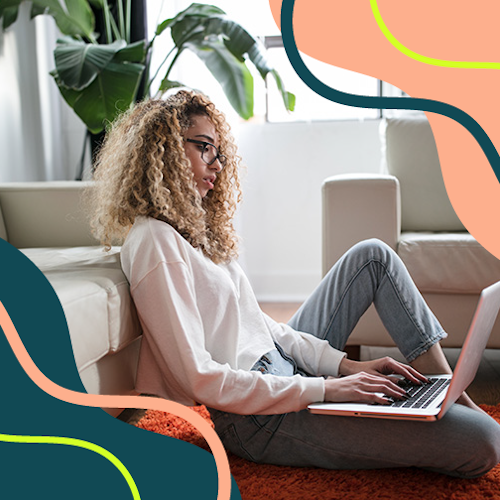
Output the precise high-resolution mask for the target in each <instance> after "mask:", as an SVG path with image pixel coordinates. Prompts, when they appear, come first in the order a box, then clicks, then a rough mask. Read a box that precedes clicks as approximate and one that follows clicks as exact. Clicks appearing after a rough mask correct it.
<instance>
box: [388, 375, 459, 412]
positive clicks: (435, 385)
mask: <svg viewBox="0 0 500 500" xmlns="http://www.w3.org/2000/svg"><path fill="white" fill-rule="evenodd" d="M450 381H451V380H450V379H449V378H429V383H428V384H423V385H410V386H409V388H408V389H406V395H407V396H408V399H404V400H401V401H399V400H398V401H394V402H393V403H391V404H389V405H384V406H391V407H393V408H427V407H428V406H429V405H430V404H431V403H432V402H433V401H434V400H435V399H436V398H437V397H438V396H439V394H441V392H443V391H444V390H445V389H446V388H447V387H448V385H449V384H450Z"/></svg>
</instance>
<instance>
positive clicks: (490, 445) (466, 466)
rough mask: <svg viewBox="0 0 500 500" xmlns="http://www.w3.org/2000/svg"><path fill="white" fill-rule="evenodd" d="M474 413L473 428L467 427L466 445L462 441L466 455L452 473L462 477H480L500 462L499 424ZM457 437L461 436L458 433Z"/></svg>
mask: <svg viewBox="0 0 500 500" xmlns="http://www.w3.org/2000/svg"><path fill="white" fill-rule="evenodd" d="M470 411H475V410H470ZM476 413H478V415H477V416H476V421H475V425H474V429H470V428H469V433H468V434H469V438H468V439H467V440H466V442H468V446H467V443H464V444H465V445H466V447H467V451H468V457H467V459H465V460H464V461H463V463H462V465H461V466H459V467H458V468H457V469H456V470H455V474H454V475H457V476H459V477H462V478H469V479H473V478H476V477H480V476H482V475H484V474H486V473H487V472H489V471H490V470H491V469H493V467H495V466H496V465H497V464H498V463H499V462H500V425H499V424H498V423H497V422H496V421H495V420H493V419H492V418H490V417H488V416H486V415H483V414H479V412H477V411H476ZM471 430H472V432H470V431H471ZM457 439H462V436H460V435H458V436H457Z"/></svg>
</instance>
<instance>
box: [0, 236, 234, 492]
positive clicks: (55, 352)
mask: <svg viewBox="0 0 500 500" xmlns="http://www.w3.org/2000/svg"><path fill="white" fill-rule="evenodd" d="M0 276H1V280H0V301H1V302H2V304H3V305H4V306H5V308H6V310H7V311H8V313H9V315H10V317H11V319H12V321H13V323H14V324H15V325H16V329H17V331H18V333H19V336H20V337H21V340H22V342H23V344H24V345H25V346H26V348H27V350H28V352H29V354H30V356H31V358H32V359H33V360H34V361H35V363H36V364H37V365H38V367H39V368H40V369H41V370H42V372H43V373H44V374H45V375H46V376H48V377H49V378H51V379H52V380H53V381H54V382H56V383H58V384H60V385H61V386H63V387H68V388H70V389H73V390H81V391H83V390H84V389H83V386H82V385H81V381H80V380H79V376H78V371H77V369H76V365H75V362H74V358H73V353H72V349H71V343H70V341H69V333H68V328H67V325H66V321H65V317H64V312H63V310H62V308H61V305H60V303H59V300H58V299H57V296H56V294H55V293H54V291H53V289H52V287H51V285H50V283H49V282H48V281H47V279H46V278H45V276H44V275H43V274H42V272H41V271H40V270H39V269H38V268H36V266H34V265H33V264H32V263H31V262H30V261H29V260H28V259H27V258H26V257H25V256H24V255H23V254H22V253H21V252H20V251H19V250H17V249H16V248H14V247H13V246H12V245H10V244H9V243H7V242H5V241H4V240H2V239H0ZM0 377H1V379H2V380H3V381H4V384H3V391H2V399H1V401H2V412H1V413H0V433H1V434H3V435H4V437H5V435H18V436H19V435H24V436H58V437H60V438H63V439H64V438H67V439H68V440H69V441H68V442H71V440H72V439H75V440H79V442H80V443H82V442H87V443H95V444H97V445H98V446H99V447H100V448H101V449H104V450H107V451H109V453H111V454H113V456H114V457H116V458H117V459H118V460H119V461H120V462H121V463H122V464H123V466H124V467H125V468H126V469H127V470H128V472H129V473H130V476H131V477H132V478H133V480H134V483H135V484H136V486H137V490H138V491H139V492H140V497H141V500H150V499H151V500H156V499H158V498H182V499H183V500H184V499H186V500H189V499H193V500H194V499H199V498H207V499H210V498H211V499H214V500H216V499H217V492H218V478H217V470H216V466H215V461H214V458H213V456H212V454H210V453H209V452H207V451H205V450H202V449H201V448H198V447H196V446H194V445H191V444H188V443H186V442H183V441H180V440H177V439H173V438H170V437H166V436H162V435H159V434H154V433H152V432H148V431H145V430H142V429H138V428H136V427H133V426H132V425H128V424H125V423H124V422H121V421H119V420H117V419H115V418H113V417H111V416H110V415H108V414H107V413H105V412H104V411H103V410H101V409H100V408H92V407H87V406H77V405H74V404H71V403H67V402H65V401H61V400H59V399H56V398H54V397H52V396H50V395H48V394H47V393H45V392H44V391H43V390H41V389H40V388H39V387H38V386H37V385H36V384H35V383H34V382H33V381H32V380H31V379H30V378H29V377H28V375H27V374H26V373H25V372H24V370H23V369H22V368H21V366H20V364H19V362H18V361H17V358H16V357H15V355H14V353H13V352H12V350H11V348H10V345H9V343H8V342H7V339H6V337H5V335H4V334H3V332H2V330H0ZM0 464H1V471H2V473H1V478H2V481H1V483H0V498H6V499H7V498H8V499H10V498H15V499H16V500H28V499H32V498H41V497H42V498H51V500H59V499H60V500H63V499H67V498H71V499H72V500H88V499H89V498H95V499H96V500H98V499H101V498H102V499H109V498H120V499H122V498H123V499H128V498H130V499H132V498H133V497H132V494H131V489H130V487H129V484H128V483H127V482H126V481H124V477H123V475H122V474H121V473H120V471H119V470H118V469H117V468H116V467H113V465H112V464H111V463H110V462H109V461H106V460H104V459H103V457H102V456H100V455H99V454H97V453H88V452H87V453H85V452H83V451H82V449H81V448H78V447H75V446H60V445H55V446H46V445H44V446H40V445H39V444H29V443H22V444H21V443H12V442H10V443H9V442H5V440H4V441H2V440H0ZM238 499H241V495H240V493H239V491H238V487H237V485H236V483H235V481H234V478H233V481H232V487H231V500H238Z"/></svg>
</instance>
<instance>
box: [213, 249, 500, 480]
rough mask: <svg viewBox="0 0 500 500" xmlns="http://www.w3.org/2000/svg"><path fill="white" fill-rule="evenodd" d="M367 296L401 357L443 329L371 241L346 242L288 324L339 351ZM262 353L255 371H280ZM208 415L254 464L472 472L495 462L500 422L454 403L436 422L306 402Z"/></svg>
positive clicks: (411, 355) (230, 445) (283, 371)
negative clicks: (315, 409) (346, 412)
mask: <svg viewBox="0 0 500 500" xmlns="http://www.w3.org/2000/svg"><path fill="white" fill-rule="evenodd" d="M372 302H373V303H374V304H375V307H376V308H377V312H378V314H379V315H380V317H381V319H382V321H383V323H384V325H385V327H386V328H387V330H388V331H389V333H390V335H391V336H392V338H393V339H394V341H395V343H396V345H397V346H398V347H399V349H400V350H401V352H402V353H403V355H404V356H405V357H406V359H407V360H408V361H412V360H413V359H415V358H416V357H417V356H419V355H420V354H422V353H423V352H425V351H426V350H428V349H429V348H430V347H431V346H432V345H433V344H434V343H436V342H438V341H439V340H440V339H441V338H443V337H444V336H445V335H446V334H445V333H444V332H443V330H442V328H441V326H440V324H439V323H438V321H437V320H436V318H435V316H434V315H433V314H432V312H431V311H430V310H429V308H428V307H427V305H426V304H425V302H424V300H423V299H422V297H421V295H420V293H419V292H418V290H417V288H416V287H415V285H414V283H413V281H412V279H411V278H410V276H409V274H408V272H407V270H406V268H405V266H404V265H403V263H402V262H401V260H400V259H399V258H398V256H397V255H396V254H395V253H394V252H393V251H392V250H391V249H390V248H389V247H388V246H387V245H385V244H383V243H381V242H380V241H378V240H368V241H365V242H362V243H359V244H357V245H355V246H354V247H353V248H352V249H351V250H349V251H348V252H347V253H346V254H345V255H344V256H343V257H342V258H341V259H340V260H339V261H338V262H337V264H336V265H335V266H334V267H333V268H332V269H331V270H330V272H329V273H328V274H327V276H325V278H324V279H323V280H322V282H321V283H320V285H319V286H318V288H317V289H316V290H315V291H314V292H313V293H312V295H311V297H310V298H309V299H308V300H307V301H306V302H305V303H304V304H303V305H302V307H301V308H300V309H299V311H297V313H296V314H295V315H294V317H293V318H292V319H291V320H290V322H289V324H290V326H292V327H293V328H294V329H296V330H300V331H304V332H308V333H310V334H312V335H315V336H317V337H320V338H322V339H327V340H328V341H329V342H330V344H331V345H332V346H333V347H335V348H337V349H343V348H344V346H345V344H346V341H347V338H348V337H349V334H350V333H351V331H352V329H353V328H354V326H355V325H356V323H357V321H358V320H359V318H360V317H361V315H362V314H363V313H364V312H365V311H366V309H367V308H368V306H369V305H370V304H371V303H372ZM281 359H283V358H281ZM281 359H280V361H279V364H282V362H281ZM267 361H269V360H264V363H263V364H261V365H259V367H260V368H259V369H261V371H264V372H265V373H267V372H269V373H274V374H278V375H283V376H287V375H290V370H289V365H288V361H287V360H286V359H284V361H285V362H284V364H283V368H278V369H277V371H278V373H277V372H276V367H274V368H273V369H272V370H271V369H269V370H267V368H266V366H267V365H269V364H268V363H267ZM270 361H272V360H270ZM271 364H272V363H271ZM292 364H293V361H292ZM269 366H270V365H269ZM293 371H295V372H297V369H296V368H295V367H294V370H293ZM304 375H305V374H304ZM210 413H211V416H212V419H213V421H214V424H215V429H216V431H217V433H218V434H219V436H220V438H221V440H222V442H223V443H224V445H225V446H226V448H227V449H228V450H229V451H231V452H232V453H234V454H236V455H239V456H241V457H244V458H246V459H248V460H252V461H254V462H259V463H269V464H277V465H292V466H313V467H322V468H327V469H373V468H387V467H411V466H415V467H421V468H425V469H429V470H433V471H436V472H441V473H445V474H449V475H453V476H459V477H466V478H472V477H478V476H480V475H482V474H484V473H485V472H487V471H488V470H490V469H491V468H492V467H494V466H495V465H496V464H497V463H498V461H500V425H498V424H497V423H496V422H495V421H494V420H493V419H492V418H490V417H488V416H487V415H485V414H482V413H480V412H477V411H474V410H472V409H470V408H466V407H464V406H462V405H458V404H455V405H453V407H452V408H451V409H450V410H449V411H448V412H447V414H446V415H445V416H444V418H443V419H441V420H439V421H437V422H410V421H393V420H382V419H367V418H356V417H338V416H325V415H313V414H311V413H309V412H308V411H307V410H303V411H299V412H295V413H287V414H282V415H235V414H230V413H226V412H222V411H218V410H213V409H210Z"/></svg>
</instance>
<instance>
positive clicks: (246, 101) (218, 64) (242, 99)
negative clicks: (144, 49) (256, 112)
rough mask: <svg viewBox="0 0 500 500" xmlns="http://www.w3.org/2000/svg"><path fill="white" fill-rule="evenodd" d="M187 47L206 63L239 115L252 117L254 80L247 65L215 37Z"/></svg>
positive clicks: (245, 117) (188, 44) (246, 118)
mask: <svg viewBox="0 0 500 500" xmlns="http://www.w3.org/2000/svg"><path fill="white" fill-rule="evenodd" d="M186 47H187V48H189V49H190V50H192V51H193V52H194V53H195V54H196V55H197V56H198V57H199V58H200V59H201V60H202V61H203V62H204V63H205V65H206V66H207V68H208V69H209V70H210V72H211V73H212V75H214V77H215V78H216V79H217V81H218V82H219V83H220V85H221V86H222V88H223V90H224V93H225V94H226V96H227V98H228V99H229V102H230V103H231V105H232V106H233V108H234V109H235V110H236V111H237V112H238V114H239V115H240V116H241V117H242V118H244V119H245V120H248V118H250V117H252V116H253V78H252V75H251V73H250V71H249V70H248V68H247V67H246V65H245V64H244V63H243V62H241V61H239V60H238V58H236V57H234V55H233V54H231V52H230V51H229V50H228V49H227V47H226V46H225V45H224V44H223V43H222V42H220V41H219V40H218V39H217V38H214V37H211V38H209V39H206V40H203V41H193V42H189V43H187V44H186Z"/></svg>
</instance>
